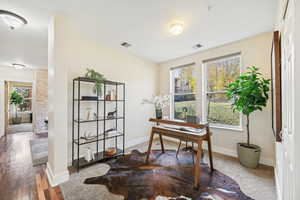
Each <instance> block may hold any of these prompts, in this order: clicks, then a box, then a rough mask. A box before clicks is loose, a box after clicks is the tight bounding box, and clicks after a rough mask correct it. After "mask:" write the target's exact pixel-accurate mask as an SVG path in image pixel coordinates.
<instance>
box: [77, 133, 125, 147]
mask: <svg viewBox="0 0 300 200" xmlns="http://www.w3.org/2000/svg"><path fill="white" fill-rule="evenodd" d="M122 136H124V134H123V133H122V132H117V133H115V134H113V135H109V133H108V135H107V136H105V140H108V139H113V138H116V137H122ZM102 140H104V135H103V133H102V134H99V136H98V140H97V138H94V139H91V140H85V139H79V143H78V139H74V141H73V142H74V144H77V145H78V144H79V145H84V144H91V143H94V142H97V141H98V142H99V141H102Z"/></svg>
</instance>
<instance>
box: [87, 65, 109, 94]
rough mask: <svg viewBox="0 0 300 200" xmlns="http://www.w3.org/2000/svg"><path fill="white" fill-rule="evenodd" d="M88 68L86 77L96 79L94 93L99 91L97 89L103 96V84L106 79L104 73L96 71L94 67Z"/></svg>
mask: <svg viewBox="0 0 300 200" xmlns="http://www.w3.org/2000/svg"><path fill="white" fill-rule="evenodd" d="M86 70H87V72H86V73H85V77H86V78H90V79H92V80H94V81H95V86H94V88H93V91H94V93H97V91H98V95H100V96H101V95H102V85H103V83H104V81H105V78H104V76H103V74H100V73H99V72H96V71H95V70H93V69H86Z"/></svg>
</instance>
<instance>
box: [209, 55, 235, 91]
mask: <svg viewBox="0 0 300 200" xmlns="http://www.w3.org/2000/svg"><path fill="white" fill-rule="evenodd" d="M206 69H207V91H208V92H214V91H224V90H225V89H226V88H225V86H226V85H227V84H229V83H232V82H233V81H234V80H235V79H236V78H237V77H238V76H239V75H240V57H239V56H234V57H230V58H222V59H218V60H213V61H209V62H207V63H206Z"/></svg>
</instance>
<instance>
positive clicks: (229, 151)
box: [164, 137, 275, 167]
mask: <svg viewBox="0 0 300 200" xmlns="http://www.w3.org/2000/svg"><path fill="white" fill-rule="evenodd" d="M164 139H165V140H169V141H172V142H178V139H173V138H167V137H166V138H164ZM203 148H204V149H205V150H207V143H206V142H205V143H204V144H203ZM212 151H213V152H216V153H219V154H223V155H226V156H231V157H235V158H237V157H238V156H237V152H236V150H233V149H228V148H224V147H220V146H216V145H212ZM259 163H260V164H263V165H268V166H272V167H273V166H275V163H274V160H273V159H270V158H266V157H260V161H259Z"/></svg>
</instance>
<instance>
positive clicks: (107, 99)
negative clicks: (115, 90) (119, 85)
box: [105, 92, 111, 101]
mask: <svg viewBox="0 0 300 200" xmlns="http://www.w3.org/2000/svg"><path fill="white" fill-rule="evenodd" d="M109 93H110V92H109ZM105 100H106V101H110V100H111V96H110V94H107V95H105Z"/></svg>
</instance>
